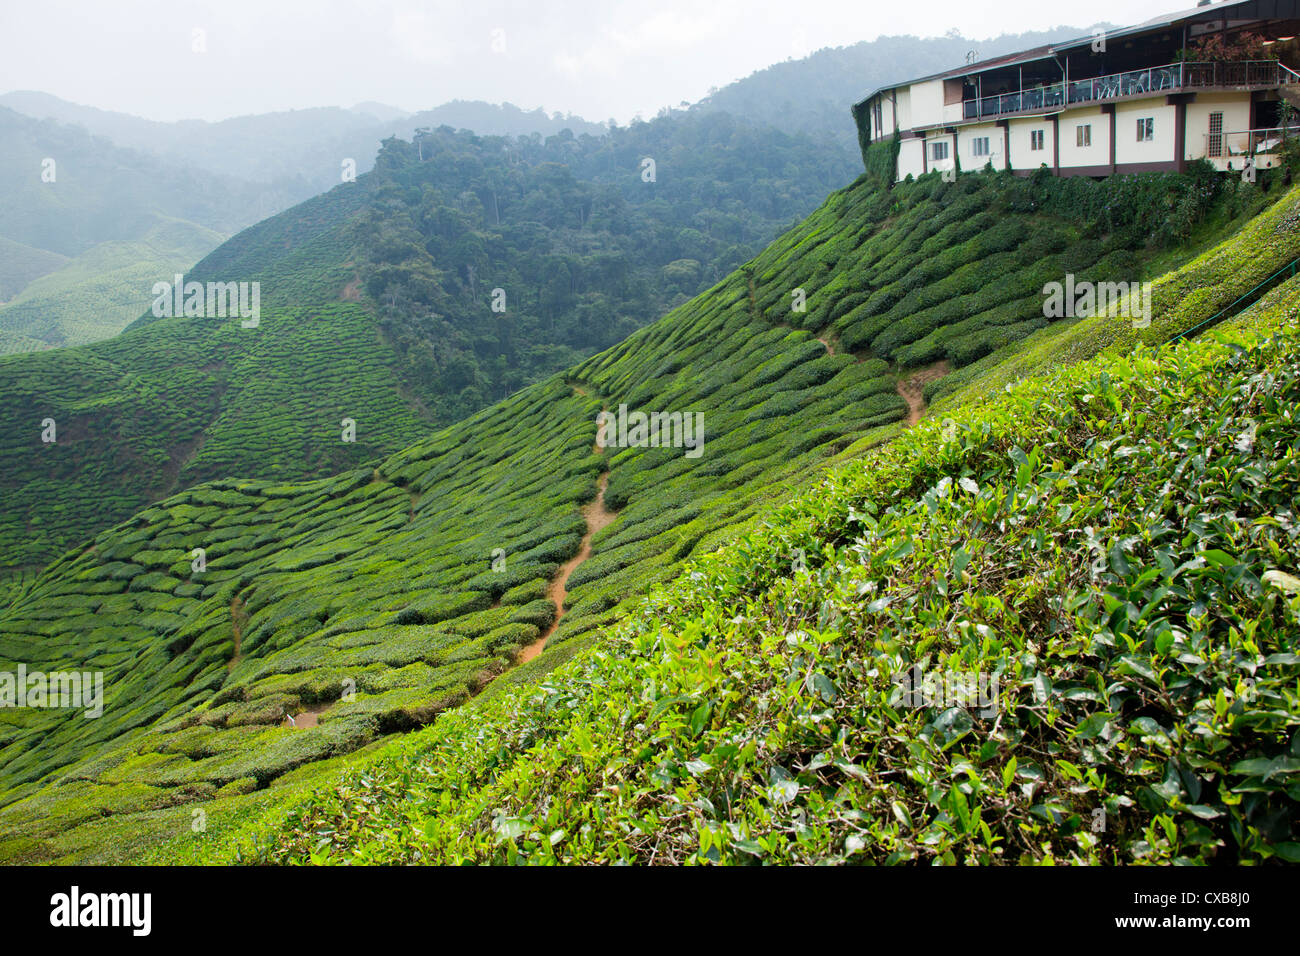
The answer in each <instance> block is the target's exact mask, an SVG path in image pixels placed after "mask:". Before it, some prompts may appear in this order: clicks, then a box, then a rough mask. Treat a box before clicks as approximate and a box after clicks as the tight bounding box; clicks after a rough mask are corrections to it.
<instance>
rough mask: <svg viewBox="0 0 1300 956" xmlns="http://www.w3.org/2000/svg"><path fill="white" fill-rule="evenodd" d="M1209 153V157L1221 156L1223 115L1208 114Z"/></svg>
mask: <svg viewBox="0 0 1300 956" xmlns="http://www.w3.org/2000/svg"><path fill="white" fill-rule="evenodd" d="M1208 145H1209V153H1210V155H1211V156H1222V155H1223V114H1222V113H1211V114H1210V142H1209V144H1208Z"/></svg>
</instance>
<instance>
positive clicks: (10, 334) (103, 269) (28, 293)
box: [0, 220, 225, 353]
mask: <svg viewBox="0 0 1300 956" xmlns="http://www.w3.org/2000/svg"><path fill="white" fill-rule="evenodd" d="M224 238H225V237H224V236H222V235H221V234H220V233H217V232H213V231H212V230H210V229H204V228H203V227H202V226H197V225H195V224H194V223H191V222H184V221H181V220H175V221H164V220H159V221H158V222H157V223H156V224H155V225H154V226H153V227H152V228H151V229H150V230H149V231H148V232H146V233H145V234H144V236H142V237H141V238H139V239H113V240H109V241H107V242H101V243H99V244H98V245H95V246H92V247H91V248H90V249H88V250H87V251H85V252H83V253H82V254H81V255H79V256H77V257H76V258H75V259H70V260H67V261H66V262H65V263H64V264H63V265H62V266H60V268H58V269H56V270H55V271H53V272H51V273H49V274H47V275H44V276H41V277H40V278H38V279H36V280H35V281H33V282H31V283H30V284H28V285H27V287H26V288H24V289H23V291H22V293H21V294H20V295H19V296H17V297H16V298H15V299H14V300H13V301H11V302H9V303H7V304H6V305H3V306H0V353H4V352H30V351H36V350H37V349H41V348H56V347H59V346H65V345H83V344H85V343H87V342H96V341H99V340H100V339H106V338H109V337H110V336H113V335H116V334H117V333H118V332H120V331H122V329H124V328H126V327H127V326H128V325H129V324H130V323H131V322H133V321H134V320H135V319H137V318H139V317H140V315H141V314H142V313H144V312H145V311H146V310H147V309H148V308H149V306H150V303H152V302H153V296H152V294H151V292H150V290H151V289H152V287H153V283H154V282H156V281H158V278H159V276H166V275H171V274H174V273H176V272H183V271H184V270H186V269H188V268H189V267H190V266H192V265H193V264H194V263H195V262H197V261H198V260H199V259H202V258H203V256H204V255H206V254H207V253H208V252H210V251H211V250H212V249H214V248H216V247H217V246H218V245H220V243H221V241H222V239H224Z"/></svg>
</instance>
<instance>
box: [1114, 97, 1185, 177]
mask: <svg viewBox="0 0 1300 956" xmlns="http://www.w3.org/2000/svg"><path fill="white" fill-rule="evenodd" d="M1179 109H1180V107H1178V106H1167V105H1166V104H1165V99H1164V97H1163V96H1158V97H1152V98H1151V99H1148V100H1135V101H1129V102H1126V103H1118V104H1116V106H1115V162H1116V163H1119V164H1120V165H1123V164H1126V163H1169V162H1173V161H1174V160H1175V159H1177V158H1178V157H1177V156H1176V155H1175V152H1176V151H1175V143H1174V128H1175V124H1176V123H1177V122H1178V110H1179ZM1147 117H1150V118H1151V119H1153V120H1155V123H1154V124H1153V126H1154V129H1153V130H1152V133H1153V138H1152V140H1151V141H1150V142H1138V138H1137V121H1138V120H1139V119H1144V118H1147Z"/></svg>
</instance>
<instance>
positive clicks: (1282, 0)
mask: <svg viewBox="0 0 1300 956" xmlns="http://www.w3.org/2000/svg"><path fill="white" fill-rule="evenodd" d="M1296 18H1300V0H1224V2H1222V3H1211V4H1207V5H1206V6H1203V7H1193V8H1191V9H1190V10H1183V11H1180V12H1178V13H1171V14H1166V15H1163V16H1159V17H1154V18H1152V19H1150V20H1147V21H1146V22H1144V23H1138V24H1135V25H1133V26H1130V27H1123V28H1121V29H1118V30H1107V31H1106V32H1105V36H1106V39H1107V40H1114V39H1120V38H1123V37H1134V36H1141V35H1143V34H1146V33H1159V32H1161V31H1164V30H1170V29H1173V28H1175V27H1182V26H1185V25H1190V24H1195V23H1207V24H1208V23H1222V22H1224V21H1225V19H1226V21H1227V23H1228V26H1230V27H1231V26H1243V25H1246V24H1249V23H1253V22H1256V21H1259V20H1286V19H1296ZM1096 40H1097V35H1096V34H1094V33H1089V34H1088V35H1087V36H1082V37H1079V38H1078V39H1075V40H1067V41H1065V42H1064V43H1053V44H1051V45H1049V46H1043V47H1035V48H1033V49H1030V50H1025V51H1023V52H1021V53H1012V54H1007V55H1005V56H1001V57H994V58H992V59H989V60H984V61H982V62H979V63H971V64H968V65H966V66H964V67H956V68H955V69H951V70H944V71H943V72H941V73H932V74H931V75H929V76H922V77H918V78H916V79H912V80H907V81H905V82H902V83H893V84H890V85H889V86H882V87H879V88H878V89H875V90H872V91H871V92H870V93H868V94H867V95H866V96H864V97H863V98H862V99H860V100H858V102H857V103H855V104H854V105H855V106H861V105H862V104H863V103H866V102H869V101H870V100H873V99H875V98H876V97H877V96H879V95H880V94H882V93H889V92H891V91H893V90H899V89H902V88H903V87H905V86H913V85H915V84H917V83H928V82H931V81H933V80H940V79H956V78H958V77H967V76H977V75H979V74H980V73H987V72H988V71H990V70H1000V69H1005V68H1007V67H1011V66H1023V65H1024V64H1026V63H1038V62H1042V61H1044V60H1054V59H1056V57H1057V55H1058V54H1060V53H1068V52H1070V51H1071V50H1078V49H1080V48H1082V47H1091V46H1092V44H1093V43H1094V42H1096Z"/></svg>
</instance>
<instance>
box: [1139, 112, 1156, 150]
mask: <svg viewBox="0 0 1300 956" xmlns="http://www.w3.org/2000/svg"><path fill="white" fill-rule="evenodd" d="M1155 138H1156V121H1155V120H1154V119H1153V118H1151V117H1150V116H1148V117H1146V118H1144V119H1140V120H1138V142H1139V143H1149V142H1151V141H1152V140H1154V139H1155Z"/></svg>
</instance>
